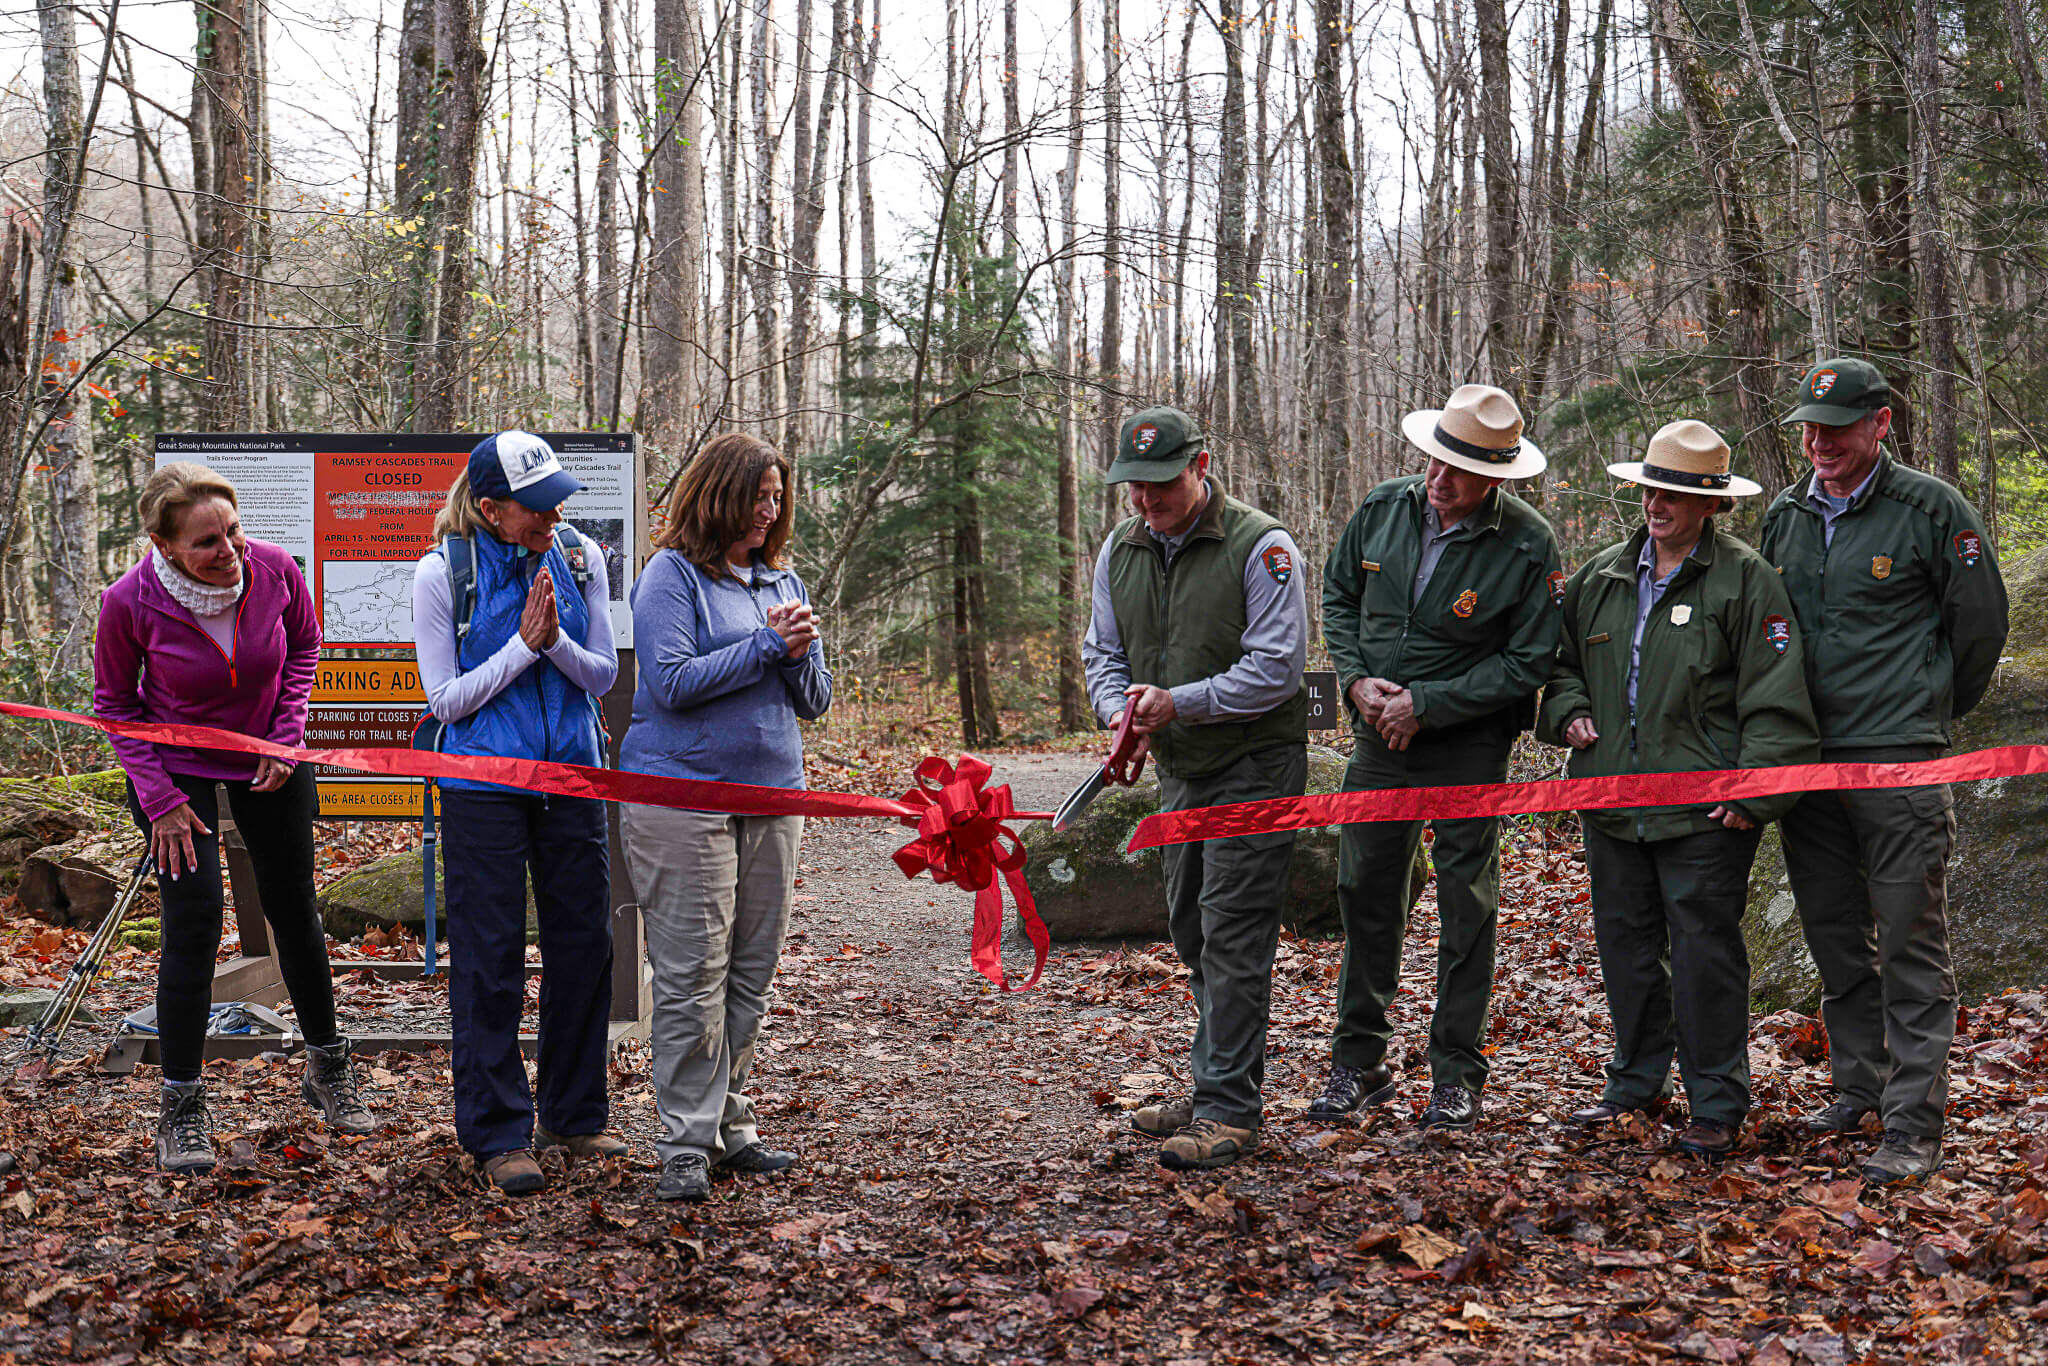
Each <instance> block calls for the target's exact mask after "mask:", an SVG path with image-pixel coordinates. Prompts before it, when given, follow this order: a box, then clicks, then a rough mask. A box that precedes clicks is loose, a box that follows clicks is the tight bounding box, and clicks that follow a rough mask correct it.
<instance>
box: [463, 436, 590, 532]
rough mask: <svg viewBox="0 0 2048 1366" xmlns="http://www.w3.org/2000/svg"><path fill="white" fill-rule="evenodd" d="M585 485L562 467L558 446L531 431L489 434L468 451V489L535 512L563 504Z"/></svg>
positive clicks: (480, 495)
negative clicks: (507, 499)
mask: <svg viewBox="0 0 2048 1366" xmlns="http://www.w3.org/2000/svg"><path fill="white" fill-rule="evenodd" d="M582 491H583V485H582V484H580V483H578V482H577V481H576V479H575V477H574V476H572V475H571V474H570V473H569V472H568V471H567V470H565V469H563V468H562V459H561V457H560V456H558V455H556V454H555V448H554V447H553V446H550V445H549V444H548V443H547V442H545V441H543V440H541V439H540V438H539V437H537V436H535V435H534V434H533V433H532V432H521V431H510V432H499V433H497V434H496V435H495V436H487V437H485V438H484V439H483V440H481V441H479V442H477V443H476V446H475V447H474V448H473V449H472V450H471V451H470V453H469V492H470V495H471V496H472V497H476V498H512V499H516V500H518V502H519V504H520V506H522V507H526V508H530V509H532V510H533V511H535V512H546V511H548V510H549V509H550V508H555V507H560V506H561V504H562V500H563V499H565V498H567V497H568V496H569V495H570V494H572V493H581V492H582Z"/></svg>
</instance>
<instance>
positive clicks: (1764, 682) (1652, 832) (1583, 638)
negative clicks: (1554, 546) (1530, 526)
mask: <svg viewBox="0 0 2048 1366" xmlns="http://www.w3.org/2000/svg"><path fill="white" fill-rule="evenodd" d="M1707 527H1708V529H1707V531H1705V532H1704V533H1702V534H1701V536H1700V541H1699V544H1698V545H1697V546H1695V547H1694V549H1693V552H1692V555H1691V557H1690V558H1688V559H1687V560H1686V561H1685V562H1684V563H1683V564H1681V565H1680V566H1679V567H1678V570H1677V572H1676V573H1675V574H1673V575H1672V578H1671V584H1670V586H1669V587H1668V588H1666V589H1665V590H1664V595H1663V597H1661V598H1659V599H1658V600H1657V605H1656V606H1655V607H1654V608H1653V609H1651V612H1650V618H1649V621H1648V622H1647V623H1646V624H1645V625H1644V627H1643V655H1642V667H1641V668H1640V670H1639V671H1638V673H1637V676H1636V700H1635V706H1634V707H1633V708H1631V707H1630V706H1629V700H1628V666H1629V644H1630V641H1631V640H1632V639H1633V637H1634V634H1635V626H1636V561H1637V558H1638V557H1639V556H1640V555H1641V554H1642V550H1643V543H1644V542H1645V541H1646V540H1648V539H1649V534H1650V533H1649V531H1648V530H1647V529H1646V528H1642V527H1638V528H1637V529H1636V532H1635V534H1634V535H1632V536H1630V537H1629V538H1628V539H1627V540H1626V541H1623V542H1621V543H1620V544H1618V545H1611V546H1609V547H1607V549H1605V550H1602V551H1601V552H1599V553H1598V554H1596V555H1595V556H1593V558H1592V559H1590V560H1588V561H1586V563H1585V564H1583V565H1581V566H1580V567H1579V570H1578V572H1577V573H1575V574H1573V575H1572V577H1571V579H1570V581H1569V582H1567V583H1566V584H1565V589H1564V613H1563V616H1564V633H1563V634H1564V638H1563V640H1562V642H1561V643H1560V644H1559V647H1558V653H1557V672H1556V674H1555V675H1554V676H1553V677H1552V678H1551V680H1550V686H1549V687H1547V688H1545V689H1544V690H1543V710H1542V713H1541V715H1540V717H1539V719H1538V721H1537V728H1536V734H1537V738H1538V739H1541V740H1543V741H1544V742H1545V743H1547V744H1553V745H1562V744H1564V743H1565V740H1564V732H1565V727H1566V726H1568V725H1570V724H1571V721H1572V719H1573V718H1574V717H1578V716H1588V717H1591V718H1592V721H1593V728H1594V729H1595V730H1597V731H1599V732H1600V738H1599V739H1598V740H1597V741H1595V742H1594V744H1593V745H1592V746H1591V747H1590V748H1588V749H1575V750H1573V751H1572V752H1571V767H1570V772H1571V776H1572V777H1574V778H1597V777H1607V776H1611V775H1614V774H1624V773H1683V772H1691V771H1697V770H1702V769H1723V768H1775V767H1778V766H1780V765H1784V764H1810V763H1815V762H1817V761H1818V760H1819V758H1820V741H1819V735H1818V732H1817V730H1816V728H1815V726H1814V720H1813V704H1812V702H1811V701H1810V700H1809V699H1808V697H1807V692H1806V674H1805V670H1804V663H1805V661H1804V655H1803V652H1802V651H1801V649H1800V633H1799V627H1798V625H1797V623H1796V622H1795V621H1794V620H1793V619H1792V603H1791V601H1790V599H1789V598H1788V597H1787V596H1786V593H1785V586H1784V585H1783V584H1782V583H1780V582H1779V581H1778V576H1777V574H1775V573H1773V572H1772V570H1771V567H1770V565H1768V564H1766V563H1765V562H1764V559H1763V557H1762V556H1760V555H1758V554H1757V553H1756V552H1755V551H1754V550H1751V549H1750V548H1749V547H1748V546H1746V545H1744V544H1743V543H1742V542H1741V541H1739V540H1737V539H1736V538H1735V537H1733V536H1731V535H1729V534H1728V533H1727V532H1725V531H1722V530H1720V529H1719V528H1718V527H1715V526H1714V525H1713V523H1712V522H1711V521H1709V522H1708V524H1707ZM1797 799H1798V798H1797V794H1787V795H1785V796H1780V797H1752V798H1749V799H1747V800H1745V801H1740V802H1732V803H1728V805H1732V806H1735V807H1737V808H1739V809H1740V810H1741V811H1742V813H1743V814H1744V815H1746V816H1748V817H1749V818H1750V819H1751V820H1754V821H1757V822H1759V823H1761V822H1764V821H1771V820H1776V819H1777V818H1778V817H1779V816H1781V815H1783V814H1784V813H1785V812H1786V811H1787V810H1789V809H1791V806H1792V803H1793V802H1794V801H1796V800H1797ZM1718 804H1719V803H1707V804H1704V805H1699V806H1662V807H1629V808H1624V809H1619V810H1610V811H1587V812H1586V813H1585V817H1586V819H1587V820H1590V821H1592V822H1593V823H1594V824H1595V825H1597V826H1598V827H1599V828H1600V830H1601V831H1602V832H1604V833H1605V834H1608V835H1611V836H1613V837H1614V838H1616V839H1628V840H1662V839H1672V838H1675V837H1677V836H1680V835H1696V834H1700V833H1702V832H1705V831H1708V830H1714V829H1719V828H1721V827H1720V826H1719V823H1718V822H1715V821H1710V820H1709V819H1708V818H1707V812H1708V811H1709V810H1711V809H1712V808H1713V806H1715V805H1718Z"/></svg>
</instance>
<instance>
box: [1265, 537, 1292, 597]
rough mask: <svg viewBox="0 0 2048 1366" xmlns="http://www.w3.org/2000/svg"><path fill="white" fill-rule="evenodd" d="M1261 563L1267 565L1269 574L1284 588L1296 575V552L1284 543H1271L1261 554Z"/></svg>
mask: <svg viewBox="0 0 2048 1366" xmlns="http://www.w3.org/2000/svg"><path fill="white" fill-rule="evenodd" d="M1259 563H1260V564H1263V565H1264V566H1266V573H1267V575H1268V576H1269V577H1270V578H1271V579H1272V580H1273V582H1274V583H1277V584H1279V585H1280V586H1281V587H1282V588H1285V587H1286V586H1287V581H1288V580H1289V579H1291V578H1293V577H1294V552H1293V551H1291V550H1289V549H1288V548H1287V547H1286V546H1284V545H1269V546H1267V547H1266V548H1265V550H1263V551H1261V552H1260V554H1259Z"/></svg>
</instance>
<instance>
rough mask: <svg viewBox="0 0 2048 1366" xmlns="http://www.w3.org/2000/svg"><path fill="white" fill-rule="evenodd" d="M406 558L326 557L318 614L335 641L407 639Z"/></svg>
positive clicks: (409, 568)
mask: <svg viewBox="0 0 2048 1366" xmlns="http://www.w3.org/2000/svg"><path fill="white" fill-rule="evenodd" d="M413 568H414V562H413V561H411V560H329V561H328V562H327V563H326V565H325V566H323V573H322V574H321V582H320V616H321V619H322V621H323V622H325V624H326V625H325V629H326V632H327V634H328V635H330V636H333V637H334V638H335V639H337V640H411V639H412V575H413Z"/></svg>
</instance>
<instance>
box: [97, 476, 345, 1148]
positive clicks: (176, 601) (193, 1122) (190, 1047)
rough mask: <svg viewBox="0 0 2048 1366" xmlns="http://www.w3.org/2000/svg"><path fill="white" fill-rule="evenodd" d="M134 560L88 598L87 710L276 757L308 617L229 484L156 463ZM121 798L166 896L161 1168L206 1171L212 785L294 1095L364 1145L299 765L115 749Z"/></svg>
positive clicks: (309, 630) (289, 714)
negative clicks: (237, 833) (302, 1044)
mask: <svg viewBox="0 0 2048 1366" xmlns="http://www.w3.org/2000/svg"><path fill="white" fill-rule="evenodd" d="M142 524H143V528H144V530H146V531H148V532H149V538H150V542H151V549H150V553H149V556H148V558H146V559H145V560H143V562H142V563H140V564H138V565H136V566H135V567H134V568H133V569H131V570H129V571H128V572H127V573H126V574H124V575H122V576H121V578H120V579H119V581H117V582H116V583H115V584H114V586H113V587H111V588H109V589H108V590H107V591H106V593H105V594H104V596H103V597H102V598H101V602H100V625H99V634H98V636H97V638H96V639H95V641H94V643H93V671H94V686H93V708H94V710H95V711H97V712H98V713H99V714H100V715H101V716H103V717H105V718H107V719H108V720H113V721H144V722H156V723H160V724H185V725H200V726H212V727H215V728H217V729H221V730H229V731H235V732H238V733H240V734H243V735H251V736H255V737H256V738H258V739H262V740H270V741H274V742H276V743H278V744H281V745H296V744H298V743H300V741H301V740H302V739H303V738H304V736H305V729H306V701H307V699H308V698H309V697H310V696H311V694H312V691H313V675H314V672H315V670H316V669H317V668H318V667H319V663H320V621H319V618H318V616H317V615H316V614H315V613H314V610H313V596H312V593H311V592H310V591H309V590H308V589H307V587H306V577H305V575H304V574H303V573H301V572H300V570H299V566H298V565H297V564H296V563H295V562H294V561H293V560H292V557H291V556H290V555H287V554H286V553H285V552H284V551H283V550H282V549H280V548H279V547H277V546H274V545H270V544H268V543H267V542H264V541H252V540H250V539H248V538H247V537H246V536H244V535H243V534H242V526H241V519H240V517H239V515H238V513H237V511H236V503H235V489H234V486H233V485H232V484H230V483H229V482H228V481H227V480H225V479H223V478H221V477H220V476H219V475H217V474H215V473H214V472H213V471H212V470H209V469H207V468H206V467H204V466H203V465H194V464H187V463H184V462H179V463H176V464H171V465H166V466H164V467H163V468H162V469H160V470H158V471H157V472H156V474H155V475H154V476H152V477H151V479H150V481H149V483H148V484H146V485H145V486H144V488H143V491H142ZM114 752H115V754H116V755H118V756H119V758H120V760H121V767H122V768H123V769H124V770H126V772H127V774H128V804H129V808H130V810H131V812H132V814H133V815H134V817H135V822H136V824H137V825H138V826H140V827H141V829H142V832H143V834H144V835H146V836H147V837H148V838H149V843H150V852H151V854H152V856H153V857H154V858H155V860H156V869H157V885H158V886H159V888H160V889H161V890H162V893H163V914H162V924H163V947H162V949H161V951H160V952H161V956H160V960H159V965H158V969H157V986H156V1007H157V1021H156V1023H157V1039H158V1046H159V1048H160V1049H161V1051H162V1055H163V1069H164V1087H163V1098H162V1113H161V1115H160V1116H159V1119H158V1124H157V1136H156V1157H157V1163H158V1165H159V1166H162V1167H163V1168H165V1169H166V1170H169V1171H173V1172H193V1171H204V1170H206V1169H207V1168H209V1167H211V1166H212V1165H213V1161H214V1156H213V1147H212V1143H211V1141H210V1139H209V1137H208V1122H209V1121H208V1116H207V1111H206V1094H205V1088H204V1086H203V1084H202V1083H201V1082H200V1079H199V1065H200V1062H201V1060H202V1059H203V1057H204V1055H205V1050H206V1022H207V1014H208V1010H209V1008H210V1006H211V1004H212V999H213V960H214V955H215V954H216V953H217V952H218V951H219V949H220V936H221V913H222V905H223V901H224V898H223V896H222V891H221V880H220V843H219V839H218V837H217V835H216V833H215V831H216V829H217V827H218V825H219V812H218V810H217V803H216V799H215V784H219V785H221V786H223V787H225V788H226V789H227V794H228V805H229V807H230V809H231V810H232V811H233V813H234V817H235V824H236V826H237V827H239V828H240V830H241V831H242V835H243V838H244V840H245V842H246V843H247V845H248V848H249V858H250V862H251V863H252V864H253V865H254V867H255V873H256V886H257V889H258V891H259V892H260V893H261V894H262V900H263V916H264V919H266V920H268V921H269V922H270V929H271V939H272V946H273V949H274V951H275V953H276V955H277V962H278V967H279V970H280V971H281V973H282V975H283V977H284V981H285V986H286V987H287V988H288V989H289V990H290V992H291V998H292V1005H293V1006H294V1008H295V1009H296V1011H297V1013H298V1023H299V1029H300V1032H301V1033H302V1034H303V1035H304V1036H305V1039H306V1043H307V1054H308V1058H307V1069H306V1079H305V1081H304V1083H303V1085H302V1094H303V1095H304V1097H305V1099H306V1101H307V1103H308V1104H311V1105H313V1106H314V1107H316V1108H318V1109H319V1110H321V1111H322V1112H323V1113H324V1114H325V1115H326V1117H327V1121H328V1123H329V1124H331V1125H333V1126H334V1127H335V1128H337V1129H340V1130H342V1131H344V1132H347V1133H367V1132H369V1131H370V1130H371V1129H373V1128H374V1127H375V1121H374V1120H373V1119H372V1118H371V1116H370V1114H369V1111H368V1110H367V1109H366V1108H365V1106H364V1105H363V1102H362V1100H361V1098H360V1096H359V1095H358V1093H357V1090H356V1083H355V1077H354V1072H353V1069H352V1067H351V1065H350V1045H349V1042H348V1040H346V1039H344V1038H342V1037H341V1035H340V1034H339V1033H338V1032H337V1031H336V1029H335V1023H334V983H333V978H332V976H331V973H330V971H329V968H328V963H327V936H326V933H325V931H324V930H323V929H322V928H321V925H320V916H319V913H318V911H317V910H315V908H314V904H313V816H314V812H315V809H316V808H317V806H318V796H317V794H316V792H315V789H314V784H313V773H312V770H311V769H309V768H306V767H303V766H295V765H292V764H290V763H286V762H283V761H280V760H276V759H268V758H255V757H252V756H250V755H246V754H234V753H229V752H226V751H223V750H207V749H197V748H186V747H183V746H176V745H157V744H150V743H146V742H144V741H140V740H120V739H117V740H115V741H114Z"/></svg>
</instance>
